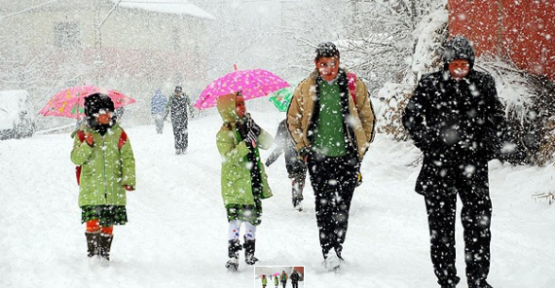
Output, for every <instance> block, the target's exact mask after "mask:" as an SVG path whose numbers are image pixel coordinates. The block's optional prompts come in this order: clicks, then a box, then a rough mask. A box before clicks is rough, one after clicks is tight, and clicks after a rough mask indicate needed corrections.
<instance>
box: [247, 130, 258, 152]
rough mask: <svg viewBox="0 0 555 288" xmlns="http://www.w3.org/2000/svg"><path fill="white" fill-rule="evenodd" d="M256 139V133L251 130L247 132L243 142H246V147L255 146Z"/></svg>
mask: <svg viewBox="0 0 555 288" xmlns="http://www.w3.org/2000/svg"><path fill="white" fill-rule="evenodd" d="M257 139H258V137H256V135H254V132H252V131H249V132H247V137H246V138H245V143H246V144H247V147H249V148H254V147H256V140H257Z"/></svg>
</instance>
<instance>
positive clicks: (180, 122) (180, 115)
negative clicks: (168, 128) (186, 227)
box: [164, 86, 193, 155]
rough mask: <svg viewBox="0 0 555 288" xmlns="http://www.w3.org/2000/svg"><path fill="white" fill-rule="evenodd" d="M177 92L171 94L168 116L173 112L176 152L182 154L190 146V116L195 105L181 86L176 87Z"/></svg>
mask: <svg viewBox="0 0 555 288" xmlns="http://www.w3.org/2000/svg"><path fill="white" fill-rule="evenodd" d="M174 92H175V93H174V94H173V95H171V96H170V99H169V100H168V104H167V107H166V116H164V119H165V118H166V117H167V115H168V113H170V114H171V120H172V127H173V136H174V142H175V154H177V155H181V154H185V153H186V152H187V147H188V146H189V131H188V127H187V126H188V123H189V116H191V117H192V116H193V106H192V105H191V99H190V98H189V96H188V95H187V94H185V93H183V89H182V88H181V86H176V87H175V91H174Z"/></svg>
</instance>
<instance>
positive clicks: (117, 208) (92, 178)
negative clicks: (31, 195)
mask: <svg viewBox="0 0 555 288" xmlns="http://www.w3.org/2000/svg"><path fill="white" fill-rule="evenodd" d="M113 113H114V102H112V100H111V99H110V97H108V96H107V95H104V94H101V93H96V94H92V95H90V96H87V97H86V98H85V115H86V118H85V120H86V123H84V124H83V125H81V127H79V129H78V130H77V131H76V132H75V134H74V136H75V137H74V141H73V150H72V151H71V161H72V162H73V163H74V164H75V165H78V166H79V167H80V170H78V175H77V177H78V183H79V186H80V187H79V206H80V207H81V210H82V212H81V221H82V222H83V223H87V224H86V232H85V236H86V239H87V247H88V255H87V256H88V257H93V256H100V257H101V258H103V259H105V260H110V248H111V245H112V240H113V238H114V235H113V234H112V232H113V229H114V228H113V227H114V225H124V224H125V223H126V222H127V210H126V207H125V205H126V191H133V190H135V158H134V156H133V150H132V149H131V143H130V141H129V139H128V138H127V135H126V134H125V131H123V129H122V128H121V127H119V125H118V124H117V123H116V119H115V117H114V114H113Z"/></svg>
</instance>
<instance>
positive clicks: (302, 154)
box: [297, 147, 310, 163]
mask: <svg viewBox="0 0 555 288" xmlns="http://www.w3.org/2000/svg"><path fill="white" fill-rule="evenodd" d="M297 153H298V154H299V160H301V161H304V162H305V163H306V162H307V161H308V156H310V148H308V147H303V148H301V149H300V150H299V151H298V152H297Z"/></svg>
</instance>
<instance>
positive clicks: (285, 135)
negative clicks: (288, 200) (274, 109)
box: [266, 120, 306, 211]
mask: <svg viewBox="0 0 555 288" xmlns="http://www.w3.org/2000/svg"><path fill="white" fill-rule="evenodd" d="M274 143H276V148H275V149H274V151H272V154H270V157H268V159H267V160H266V167H269V166H270V165H272V163H274V162H275V161H276V160H277V158H278V157H279V156H280V155H281V154H282V153H283V152H284V151H285V155H284V157H285V168H286V169H287V174H289V179H291V186H292V199H293V207H294V208H295V209H297V210H299V211H302V210H303V208H302V205H301V204H302V201H303V199H304V198H303V188H304V183H305V180H306V164H305V163H304V161H302V160H300V159H299V155H298V154H297V151H296V150H295V143H293V140H292V139H291V136H290V135H289V130H288V129H287V121H286V120H283V121H281V122H280V123H279V126H278V130H277V132H276V136H275V137H274Z"/></svg>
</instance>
